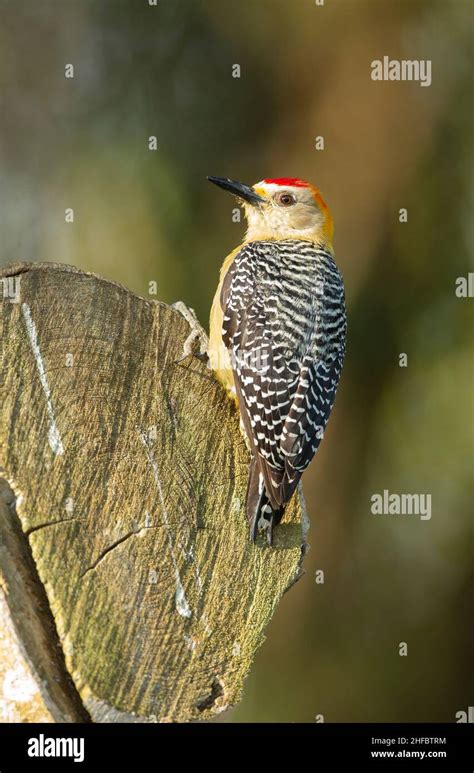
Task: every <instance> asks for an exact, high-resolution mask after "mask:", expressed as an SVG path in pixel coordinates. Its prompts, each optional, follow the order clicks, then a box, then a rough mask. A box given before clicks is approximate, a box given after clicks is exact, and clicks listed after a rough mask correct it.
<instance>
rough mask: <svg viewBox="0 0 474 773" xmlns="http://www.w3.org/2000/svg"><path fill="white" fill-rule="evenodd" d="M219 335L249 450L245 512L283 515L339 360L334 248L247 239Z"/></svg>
mask: <svg viewBox="0 0 474 773" xmlns="http://www.w3.org/2000/svg"><path fill="white" fill-rule="evenodd" d="M221 305H222V309H223V330H222V337H223V341H224V344H225V346H226V347H227V349H228V350H229V354H230V357H231V363H232V369H233V373H234V382H235V387H236V392H237V398H238V402H239V407H240V412H241V416H242V421H243V424H244V427H245V430H246V433H247V436H248V438H249V441H250V444H251V446H252V447H253V450H254V456H253V460H252V466H251V471H250V476H249V486H248V491H247V514H248V517H249V519H250V521H251V524H252V534H253V537H254V538H255V534H256V530H257V528H266V527H267V526H269V527H270V528H269V530H268V534H269V537H270V539H271V531H272V527H273V525H274V524H276V523H278V522H279V520H280V519H281V517H282V515H283V512H284V509H285V506H286V504H287V503H288V501H289V500H290V498H291V496H292V494H293V493H294V491H295V489H296V486H297V485H298V481H299V479H300V477H301V474H302V472H303V470H305V469H306V467H307V466H308V464H309V463H310V461H311V459H312V458H313V456H314V454H315V453H316V451H317V448H318V446H319V443H320V442H321V438H322V436H323V432H324V429H325V427H326V423H327V421H328V418H329V414H330V412H331V409H332V406H333V402H334V398H335V394H336V389H337V384H338V381H339V376H340V372H341V368H342V364H343V360H344V352H345V336H346V314H345V304H344V286H343V282H342V278H341V275H340V273H339V271H338V269H337V266H336V264H335V262H334V258H333V257H332V255H331V254H330V253H328V252H326V251H325V250H323V249H321V248H319V247H317V245H315V244H312V243H311V242H308V241H303V240H284V241H261V242H250V243H249V244H247V245H246V246H245V247H244V248H243V249H242V250H241V251H240V252H239V253H238V254H237V255H236V257H235V258H234V261H233V263H232V265H231V267H230V269H229V271H228V272H227V275H226V278H225V280H224V283H223V286H222V294H221Z"/></svg>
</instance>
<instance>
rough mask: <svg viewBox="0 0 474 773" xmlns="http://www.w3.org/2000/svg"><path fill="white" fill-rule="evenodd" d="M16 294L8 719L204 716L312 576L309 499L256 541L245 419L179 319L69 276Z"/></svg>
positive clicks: (7, 582)
mask: <svg viewBox="0 0 474 773" xmlns="http://www.w3.org/2000/svg"><path fill="white" fill-rule="evenodd" d="M0 280H1V284H0V290H3V293H2V298H1V301H0V307H1V312H2V313H1V316H0V332H1V347H0V352H1V354H0V373H1V377H0V394H1V406H2V422H1V428H0V477H1V478H2V481H1V494H2V496H1V497H0V621H3V626H2V636H0V659H1V660H0V685H1V684H2V677H3V690H4V694H3V698H2V694H1V693H0V715H1V714H2V712H3V717H1V716H0V718H2V719H3V721H9V720H10V719H12V718H13V719H18V718H19V719H21V720H22V721H29V720H30V719H31V718H33V719H38V718H39V719H40V721H65V722H84V721H93V722H117V721H122V722H123V721H141V722H156V721H180V722H181V721H196V720H208V719H210V718H211V717H213V716H215V715H216V714H217V713H220V712H222V711H224V710H225V709H227V708H228V707H230V706H231V705H232V704H234V703H235V702H236V701H238V700H239V697H240V695H241V692H242V686H243V682H244V679H245V676H246V675H247V673H248V671H249V669H250V666H251V663H252V660H253V658H254V654H255V651H256V649H257V647H258V646H259V645H260V644H261V643H262V641H263V638H264V634H263V632H264V629H265V627H266V625H267V624H268V622H269V620H270V618H271V616H272V614H273V612H274V610H275V607H276V605H277V604H278V601H279V600H280V598H281V597H282V595H283V593H284V592H285V591H286V590H287V589H288V588H289V587H290V586H291V585H292V584H293V583H294V582H295V581H296V579H298V577H299V576H300V574H301V572H302V570H301V562H302V558H303V556H304V552H305V547H306V545H305V530H306V519H305V516H304V513H302V503H301V498H298V497H295V500H294V501H293V503H292V505H291V507H289V509H288V512H287V515H286V517H285V522H284V523H283V524H282V526H280V527H278V528H277V529H276V532H275V546H274V547H273V548H269V547H267V545H266V543H265V540H264V538H263V537H260V538H259V540H258V542H257V544H256V545H252V544H251V543H250V542H249V539H248V525H247V522H246V518H245V512H244V498H245V490H246V482H247V470H248V463H249V456H248V451H247V449H246V446H245V443H244V441H243V439H242V436H241V434H240V431H239V417H238V413H237V410H236V409H235V407H234V406H233V405H232V403H231V402H230V401H229V400H228V398H227V397H226V394H225V392H224V390H223V389H222V388H221V386H220V385H219V384H218V383H217V381H216V380H215V379H214V377H213V374H212V371H211V370H209V368H208V367H207V365H206V363H205V362H203V361H201V360H200V359H198V358H197V357H195V356H192V355H191V356H188V357H185V358H184V359H183V345H184V342H185V340H186V339H187V337H188V335H189V332H190V330H189V324H188V322H187V321H186V320H185V319H184V317H183V316H182V315H181V314H180V313H179V312H178V311H177V310H175V309H174V308H173V307H170V306H167V305H165V304H163V303H160V302H157V301H151V300H146V299H143V298H140V297H138V296H137V295H135V294H133V293H132V292H130V291H128V290H126V289H125V288H123V287H121V286H120V285H118V284H116V283H114V282H109V281H106V280H104V279H102V278H101V277H98V276H96V275H94V274H90V273H85V272H83V271H80V270H78V269H76V268H73V267H72V266H66V265H58V264H53V263H17V264H13V265H10V266H7V267H6V268H4V269H3V270H2V271H1V272H0ZM15 669H16V672H15ZM12 671H13V675H12ZM15 674H16V677H15ZM15 678H16V679H17V682H15ZM22 680H23V681H22ZM5 685H7V687H8V689H6V687H5ZM15 690H16V692H15ZM7 693H8V694H7ZM15 696H16V697H15ZM19 696H20V699H19V700H17V698H18V697H19ZM25 696H26V697H25Z"/></svg>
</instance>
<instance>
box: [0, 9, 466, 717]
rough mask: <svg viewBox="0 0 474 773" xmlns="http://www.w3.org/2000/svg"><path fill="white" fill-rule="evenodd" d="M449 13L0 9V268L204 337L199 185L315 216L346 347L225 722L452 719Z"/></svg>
mask: <svg viewBox="0 0 474 773" xmlns="http://www.w3.org/2000/svg"><path fill="white" fill-rule="evenodd" d="M473 9H474V4H473V2H472V1H471V0H465V1H464V0H440V1H439V2H437V1H436V0H370V1H369V0H326V2H325V4H324V5H323V6H318V5H316V3H315V2H314V0H291V2H289V0H258V1H257V0H239V1H238V2H235V1H234V0H172V1H171V0H158V2H157V6H156V7H154V6H150V5H149V3H148V0H94V1H93V2H92V1H91V2H89V1H88V0H41V2H37V0H0V16H1V21H0V105H1V123H0V163H1V170H2V172H1V175H0V204H1V206H0V234H1V251H0V252H1V255H0V262H1V263H7V262H10V261H14V260H51V261H59V262H65V263H73V264H75V265H76V266H79V267H81V268H83V269H87V270H93V271H95V272H98V273H100V274H102V275H104V276H106V277H107V278H109V279H114V280H117V281H119V282H121V283H123V284H124V285H126V286H128V287H129V288H131V289H132V290H134V291H136V292H137V293H139V294H140V295H143V296H145V297H146V296H147V294H148V287H149V282H150V281H156V282H157V284H158V296H157V297H158V298H160V299H162V300H164V301H166V302H173V301H175V300H177V299H181V300H183V301H185V302H186V303H187V304H188V305H190V306H192V307H194V308H195V309H196V311H197V313H198V316H199V317H200V318H201V320H202V321H203V322H204V323H206V322H207V316H208V312H209V308H210V304H211V300H212V296H213V293H214V290H215V287H216V285H217V276H218V269H219V266H220V263H221V262H222V260H223V258H224V256H225V255H226V254H227V253H228V252H229V251H230V250H231V248H233V247H234V246H235V245H237V244H238V243H239V241H241V240H242V236H243V230H244V228H243V223H240V224H239V223H234V222H233V221H232V209H233V208H234V207H235V203H234V201H233V200H232V199H231V198H230V197H228V196H227V195H226V194H224V193H221V192H219V191H218V190H217V189H216V188H214V187H212V186H211V185H209V183H207V182H206V180H205V176H206V175H207V174H212V175H221V176H229V177H234V178H237V179H241V180H243V181H245V182H249V183H252V182H256V181H257V180H260V179H262V178H263V177H280V176H297V177H303V178H305V179H309V180H310V181H312V182H314V183H315V184H317V185H318V186H319V187H320V189H321V190H322V192H323V195H324V197H325V198H326V200H327V202H328V204H329V206H330V207H331V209H332V212H333V215H334V219H335V224H336V236H335V250H336V256H337V259H338V263H339V266H340V268H341V270H342V272H343V275H344V278H345V283H346V294H347V302H348V312H349V337H348V355H347V361H346V365H345V369H344V372H343V376H342V381H341V385H340V388H339V392H338V397H337V400H336V405H335V409H334V412H333V416H332V418H331V421H330V423H329V428H328V431H327V433H326V438H325V440H324V443H323V444H322V447H321V449H320V451H319V453H318V456H317V458H316V460H315V462H314V463H313V465H312V466H311V467H310V469H309V471H308V472H307V473H306V475H305V478H304V488H305V494H306V499H307V505H308V512H309V515H310V519H311V524H312V525H311V529H310V532H309V542H310V544H311V550H310V553H309V555H308V557H307V559H306V564H305V569H306V575H305V576H304V578H303V579H302V580H300V582H299V583H298V584H297V585H296V586H295V587H294V588H292V590H291V591H290V592H289V593H288V594H287V595H286V596H285V597H284V599H283V601H282V603H281V604H280V606H279V608H278V610H277V613H276V615H275V617H274V619H273V621H272V623H271V625H270V626H269V628H268V631H267V639H266V641H265V643H264V645H263V646H262V648H261V649H260V650H259V653H258V657H257V660H256V663H255V666H254V668H253V671H252V673H251V675H250V677H249V679H248V681H247V683H246V689H245V694H244V698H243V700H242V703H241V704H240V705H239V706H238V707H237V708H236V709H235V710H233V711H232V712H230V713H229V714H228V715H226V717H225V720H224V721H309V722H311V721H315V717H316V715H323V716H324V719H325V721H327V722H330V721H343V722H345V721H358V722H366V721H373V722H383V721H411V722H415V721H447V722H452V721H455V713H456V712H457V711H460V710H467V707H468V705H469V704H471V705H472V704H473V692H472V672H471V666H472V661H473V658H472V639H471V636H472V512H473V486H472V459H473V451H474V443H473V419H474V416H473V386H474V367H473V362H474V360H473V344H472V338H473V336H472V323H473V318H472V308H473V303H474V301H473V300H472V299H469V298H458V297H457V296H456V294H455V287H456V284H455V283H456V279H457V277H459V276H465V277H467V275H468V272H469V271H470V270H471V271H473V270H474V269H473V265H472V252H471V250H470V248H471V247H472V243H473V234H472V232H471V230H470V228H471V217H472V216H471V211H472V209H471V207H472V188H469V186H468V182H469V177H471V178H472V166H473V145H472V142H471V141H470V140H471V137H472V130H473V126H472V117H473V99H472V96H473V89H472V87H473V81H472V72H473V61H472V59H473V57H472V43H473V27H472V20H473ZM385 55H387V56H390V57H391V58H398V59H431V60H432V85H431V86H430V87H429V88H427V87H422V86H420V84H418V83H406V82H405V83H396V82H388V83H387V82H374V81H372V80H371V78H370V63H371V62H372V60H374V59H383V57H384V56H385ZM68 63H72V64H73V65H74V68H75V72H74V75H75V77H74V78H73V79H67V78H65V75H64V68H65V65H66V64H68ZM233 64H239V65H240V67H241V77H240V78H233V77H232V65H233ZM151 135H156V137H157V141H158V149H157V150H156V151H150V150H149V149H148V138H149V136H151ZM316 136H323V137H324V142H325V148H324V150H316V149H315V137H316ZM68 207H72V208H73V209H74V215H75V221H74V223H73V224H68V223H66V222H65V219H64V211H65V209H66V208H68ZM400 208H406V209H407V210H408V222H407V223H400V222H399V209H400ZM402 352H404V353H406V354H407V355H408V366H407V367H399V354H400V353H402ZM384 489H389V490H390V492H396V493H430V494H431V495H432V518H431V520H426V521H422V520H420V518H419V517H417V516H375V515H372V514H371V511H370V505H371V496H372V495H373V494H374V493H379V492H382V491H383V490H384ZM320 569H321V570H323V571H324V573H325V582H324V584H317V583H316V582H315V573H316V571H317V570H320ZM238 582H242V583H245V577H242V578H238ZM402 641H403V642H407V644H408V656H407V657H400V656H399V643H400V642H402Z"/></svg>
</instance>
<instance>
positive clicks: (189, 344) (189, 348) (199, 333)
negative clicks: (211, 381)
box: [171, 301, 209, 362]
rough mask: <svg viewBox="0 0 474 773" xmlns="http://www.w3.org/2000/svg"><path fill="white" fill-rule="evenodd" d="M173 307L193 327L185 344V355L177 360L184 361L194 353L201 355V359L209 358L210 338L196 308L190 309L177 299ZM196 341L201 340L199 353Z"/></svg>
mask: <svg viewBox="0 0 474 773" xmlns="http://www.w3.org/2000/svg"><path fill="white" fill-rule="evenodd" d="M171 308H173V309H176V311H178V312H179V313H180V314H181V316H182V317H184V319H185V320H186V322H187V323H188V325H189V327H190V328H191V332H190V333H189V335H188V337H187V338H186V341H185V342H184V345H183V356H182V357H180V359H179V360H177V362H182V361H183V360H185V359H186V358H187V357H191V356H192V355H194V356H195V357H199V359H201V360H205V359H207V350H208V347H209V339H208V337H207V333H206V331H205V330H204V328H203V327H202V326H201V324H200V322H199V320H198V318H197V317H196V313H195V311H194V309H189V308H188V307H187V306H186V305H185V304H184V303H183V302H182V301H176V303H173V305H172V307H171ZM195 341H199V352H198V353H196V351H195V349H194V342H195Z"/></svg>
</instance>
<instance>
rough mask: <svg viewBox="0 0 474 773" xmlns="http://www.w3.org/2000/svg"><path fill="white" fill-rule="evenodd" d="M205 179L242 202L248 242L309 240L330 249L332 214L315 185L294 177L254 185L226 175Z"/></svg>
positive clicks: (332, 227)
mask: <svg viewBox="0 0 474 773" xmlns="http://www.w3.org/2000/svg"><path fill="white" fill-rule="evenodd" d="M207 179H208V180H210V182H212V183H215V184H216V185H218V186H219V187H220V188H224V189H225V190H227V191H229V192H230V193H233V194H234V196H237V198H238V199H239V200H240V202H241V203H242V204H243V207H244V209H245V215H246V217H247V222H248V230H247V237H246V238H247V241H261V240H265V239H308V240H310V241H312V242H315V243H317V244H321V245H322V246H324V247H327V248H329V249H331V250H332V239H333V232H334V226H333V221H332V217H331V213H330V211H329V208H328V206H327V205H326V203H325V201H324V199H323V198H322V196H321V194H320V192H319V191H318V189H317V188H315V187H314V185H311V184H310V183H308V182H305V181H304V180H299V179H297V178H294V177H279V178H276V179H265V180H262V181H261V182H259V183H256V184H255V185H253V186H250V185H245V184H244V183H240V182H237V181H236V180H229V179H228V178H226V177H208V178H207Z"/></svg>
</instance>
